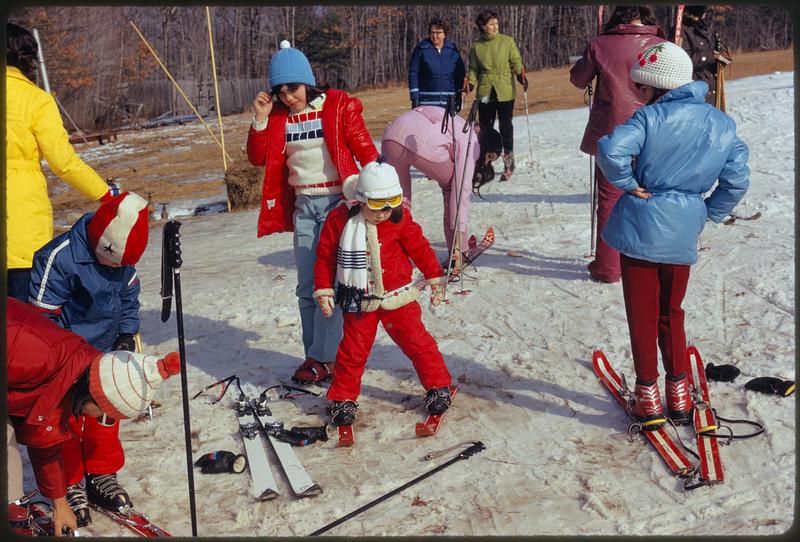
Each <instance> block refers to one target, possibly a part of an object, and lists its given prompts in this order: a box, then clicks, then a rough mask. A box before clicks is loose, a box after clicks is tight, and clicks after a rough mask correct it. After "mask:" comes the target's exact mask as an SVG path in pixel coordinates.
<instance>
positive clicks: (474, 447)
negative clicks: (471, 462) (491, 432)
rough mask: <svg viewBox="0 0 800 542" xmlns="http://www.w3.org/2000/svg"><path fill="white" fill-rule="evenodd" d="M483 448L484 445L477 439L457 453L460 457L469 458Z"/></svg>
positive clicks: (484, 447)
mask: <svg viewBox="0 0 800 542" xmlns="http://www.w3.org/2000/svg"><path fill="white" fill-rule="evenodd" d="M485 449H486V445H485V444H484V443H483V442H481V441H477V442H475V443H474V444H473V445H472V446H470V447H469V448H467V449H466V450H464V451H463V452H461V453H460V454H458V457H459V458H461V459H469V458H470V457H472V456H473V455H475V454H477V453H478V452H482V451H484V450H485Z"/></svg>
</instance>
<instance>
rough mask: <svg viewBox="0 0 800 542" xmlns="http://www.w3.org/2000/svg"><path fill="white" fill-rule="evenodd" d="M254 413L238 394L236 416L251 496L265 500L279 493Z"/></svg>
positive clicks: (244, 399)
mask: <svg viewBox="0 0 800 542" xmlns="http://www.w3.org/2000/svg"><path fill="white" fill-rule="evenodd" d="M253 403H255V400H253ZM255 415H256V413H255V410H254V409H253V407H252V406H251V403H250V401H248V400H247V399H246V398H245V397H244V396H243V395H242V396H239V399H238V400H237V402H236V416H237V418H238V419H239V433H241V435H242V441H243V442H244V451H245V453H246V454H247V468H248V469H249V470H250V477H251V478H252V480H253V496H254V497H255V498H256V499H258V500H260V501H266V500H269V499H274V498H275V497H277V496H278V495H280V493H279V492H278V485H277V484H276V483H275V478H274V477H273V476H272V470H270V468H269V461H268V460H267V452H266V451H265V450H264V444H263V443H262V442H261V431H260V429H261V425H260V424H259V423H258V419H257V418H254V417H255Z"/></svg>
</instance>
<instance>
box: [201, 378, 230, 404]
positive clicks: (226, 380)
mask: <svg viewBox="0 0 800 542" xmlns="http://www.w3.org/2000/svg"><path fill="white" fill-rule="evenodd" d="M234 380H235V381H236V387H237V388H239V392H240V393H241V392H242V386H241V384H240V382H239V377H238V376H236V375H231V376H229V377H227V378H223V379H222V380H217V381H216V382H214V383H212V384H209V385H208V386H206V387H204V388H203V389H201V390H200V391H198V392H197V393H195V394H194V395H193V396H192V399H197V398H198V397H200V396H201V395H203V394H204V393H205V392H207V391H208V390H210V389H212V388H214V387H216V386H220V385H221V386H223V387H222V392H221V393H220V394H219V395H218V396H217V397H216V398H215V399H214V400H213V401H211V404H212V405H213V404H214V403H217V402H218V401H219V400H220V399H222V398H223V397H224V396H225V393H226V392H227V391H228V387H230V385H231V383H232V382H233V381H234Z"/></svg>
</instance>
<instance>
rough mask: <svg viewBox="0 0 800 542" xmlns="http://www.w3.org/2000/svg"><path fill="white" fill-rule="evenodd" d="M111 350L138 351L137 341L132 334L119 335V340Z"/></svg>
mask: <svg viewBox="0 0 800 542" xmlns="http://www.w3.org/2000/svg"><path fill="white" fill-rule="evenodd" d="M111 350H127V351H128V352H135V351H136V339H134V338H133V334H132V333H120V334H119V335H117V340H116V341H114V345H113V346H112V347H111Z"/></svg>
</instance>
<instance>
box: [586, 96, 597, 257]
mask: <svg viewBox="0 0 800 542" xmlns="http://www.w3.org/2000/svg"><path fill="white" fill-rule="evenodd" d="M586 94H587V95H588V97H589V99H588V105H589V117H590V118H591V116H592V104H593V93H592V83H591V82H590V83H589V84H588V85H587V86H586ZM596 204H597V178H596V176H595V164H594V155H592V154H590V155H589V224H590V226H589V257H590V258H591V257H593V256H594V251H595V242H596V241H595V217H596V213H595V207H596Z"/></svg>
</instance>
